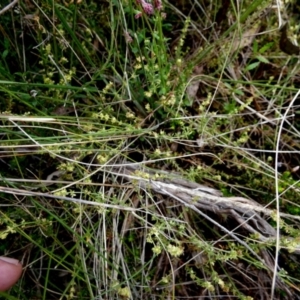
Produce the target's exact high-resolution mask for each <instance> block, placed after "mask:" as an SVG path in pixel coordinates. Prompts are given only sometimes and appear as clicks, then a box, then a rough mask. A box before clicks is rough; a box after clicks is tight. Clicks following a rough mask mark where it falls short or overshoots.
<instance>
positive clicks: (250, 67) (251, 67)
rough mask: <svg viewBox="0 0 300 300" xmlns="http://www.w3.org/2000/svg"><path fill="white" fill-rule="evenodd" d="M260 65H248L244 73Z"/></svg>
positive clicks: (256, 63) (257, 62)
mask: <svg viewBox="0 0 300 300" xmlns="http://www.w3.org/2000/svg"><path fill="white" fill-rule="evenodd" d="M259 64H260V61H256V62H254V63H252V64H250V65H248V66H247V67H246V68H245V71H250V70H253V69H255V68H256V67H257V66H259Z"/></svg>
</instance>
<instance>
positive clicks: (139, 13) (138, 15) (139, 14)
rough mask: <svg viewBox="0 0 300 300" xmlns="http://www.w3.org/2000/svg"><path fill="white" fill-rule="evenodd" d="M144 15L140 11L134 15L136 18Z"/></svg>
mask: <svg viewBox="0 0 300 300" xmlns="http://www.w3.org/2000/svg"><path fill="white" fill-rule="evenodd" d="M141 16H142V13H141V12H138V13H137V14H136V15H135V16H134V18H135V19H138V18H140V17H141Z"/></svg>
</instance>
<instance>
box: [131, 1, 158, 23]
mask: <svg viewBox="0 0 300 300" xmlns="http://www.w3.org/2000/svg"><path fill="white" fill-rule="evenodd" d="M136 2H137V3H138V4H141V5H142V8H143V11H144V12H145V13H146V14H147V15H153V14H154V8H153V5H152V4H151V3H147V2H146V1H145V0H137V1H136ZM135 18H136V19H137V15H135Z"/></svg>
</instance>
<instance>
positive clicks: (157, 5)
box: [154, 0, 163, 10]
mask: <svg viewBox="0 0 300 300" xmlns="http://www.w3.org/2000/svg"><path fill="white" fill-rule="evenodd" d="M154 7H155V9H157V10H161V9H162V8H163V6H162V2H161V0H154Z"/></svg>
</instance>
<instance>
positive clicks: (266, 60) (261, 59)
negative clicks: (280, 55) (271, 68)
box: [256, 55, 270, 64]
mask: <svg viewBox="0 0 300 300" xmlns="http://www.w3.org/2000/svg"><path fill="white" fill-rule="evenodd" d="M256 58H257V59H258V60H259V61H260V62H262V63H265V64H269V63H270V61H269V60H268V59H267V58H265V57H264V56H261V55H258V56H257V57H256Z"/></svg>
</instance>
